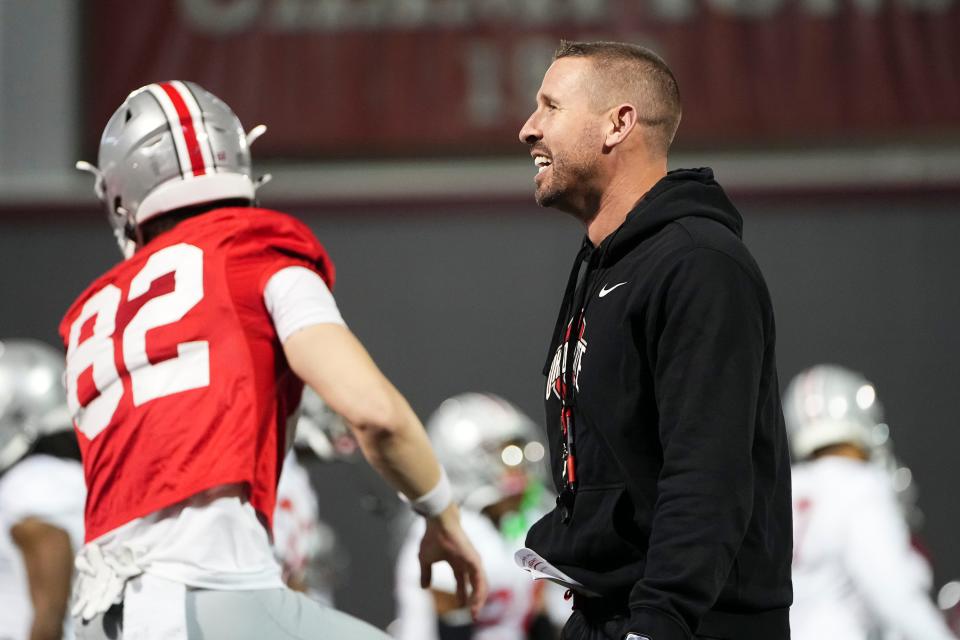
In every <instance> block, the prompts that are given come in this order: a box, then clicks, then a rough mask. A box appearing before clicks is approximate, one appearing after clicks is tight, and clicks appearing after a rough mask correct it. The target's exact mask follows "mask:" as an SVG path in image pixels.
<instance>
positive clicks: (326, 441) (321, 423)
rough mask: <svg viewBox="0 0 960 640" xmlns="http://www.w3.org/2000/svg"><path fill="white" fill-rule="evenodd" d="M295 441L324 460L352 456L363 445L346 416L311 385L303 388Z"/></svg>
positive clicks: (297, 445)
mask: <svg viewBox="0 0 960 640" xmlns="http://www.w3.org/2000/svg"><path fill="white" fill-rule="evenodd" d="M293 444H294V446H296V447H298V448H306V449H309V450H310V451H312V452H313V453H314V455H316V456H317V457H318V458H319V459H320V460H321V461H323V462H333V461H335V460H339V461H349V460H352V459H354V458H355V457H356V454H357V452H358V451H359V448H360V445H359V444H357V439H356V438H354V437H353V433H352V432H351V431H350V428H349V427H348V426H347V423H346V422H344V420H343V418H342V417H341V416H340V415H339V414H337V413H335V412H334V411H333V409H331V408H330V407H329V406H328V405H327V403H326V402H324V401H323V400H322V399H321V398H320V396H318V395H317V394H316V392H315V391H314V390H313V389H311V388H310V387H304V388H303V399H302V400H301V401H300V415H299V417H298V418H297V422H296V435H295V436H294V440H293Z"/></svg>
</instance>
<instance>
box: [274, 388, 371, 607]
mask: <svg viewBox="0 0 960 640" xmlns="http://www.w3.org/2000/svg"><path fill="white" fill-rule="evenodd" d="M358 456H359V447H358V445H357V442H356V439H355V438H354V437H353V436H352V435H351V434H350V430H349V427H347V425H346V423H345V422H344V421H343V418H341V417H340V416H338V415H337V414H335V413H334V412H333V411H331V410H330V408H329V407H327V405H326V403H325V402H324V401H323V400H321V399H320V397H319V396H318V395H317V394H316V393H315V392H314V391H313V390H311V389H310V388H309V387H308V388H305V389H304V391H303V400H302V401H301V403H300V417H299V418H298V420H297V428H296V435H295V437H294V445H293V448H291V450H290V451H289V452H288V453H287V457H286V459H285V460H284V462H283V471H282V473H281V474H280V484H279V485H278V486H277V509H276V512H275V514H274V518H273V548H274V551H275V552H276V554H277V559H278V560H279V561H280V564H281V565H282V567H283V581H284V582H285V583H286V584H287V586H289V587H290V588H291V589H295V590H297V591H301V592H303V593H305V594H307V596H309V597H310V598H312V599H314V600H316V601H318V602H321V603H324V604H328V605H332V604H333V602H334V599H333V596H334V594H333V592H334V587H335V582H336V576H337V572H338V570H339V569H341V568H342V567H343V566H345V564H346V562H345V559H344V558H343V556H342V554H343V550H342V549H340V548H339V547H338V544H337V537H336V533H335V532H334V530H333V528H332V527H330V525H328V524H327V523H326V522H324V521H323V519H321V517H320V513H319V509H318V504H319V497H318V496H317V493H316V492H315V491H314V489H313V486H312V485H311V483H310V475H309V473H308V471H307V468H306V467H305V466H304V465H303V464H301V462H300V460H301V459H302V460H304V461H305V463H306V462H309V461H311V460H319V461H320V462H324V463H326V462H334V461H343V462H351V461H355V460H356V459H357V457H358Z"/></svg>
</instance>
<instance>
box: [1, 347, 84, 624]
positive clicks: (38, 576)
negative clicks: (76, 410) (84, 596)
mask: <svg viewBox="0 0 960 640" xmlns="http://www.w3.org/2000/svg"><path fill="white" fill-rule="evenodd" d="M79 455H80V452H79V450H78V449H77V443H76V438H75V437H74V435H73V430H72V425H71V423H70V414H69V412H68V411H67V405H66V390H65V389H64V388H63V356H62V355H61V354H60V352H58V351H56V350H55V349H53V348H52V347H50V346H48V345H45V344H43V343H41V342H36V341H33V340H0V639H2V640H27V639H28V638H29V640H59V639H60V638H61V637H64V638H72V637H73V633H72V630H71V628H70V625H69V620H68V619H67V609H68V607H67V603H68V600H69V595H70V583H71V579H72V577H73V556H74V554H75V552H76V550H77V549H78V548H79V547H80V545H81V544H83V501H84V498H85V495H86V492H85V489H84V484H83V469H82V468H81V466H80V463H79Z"/></svg>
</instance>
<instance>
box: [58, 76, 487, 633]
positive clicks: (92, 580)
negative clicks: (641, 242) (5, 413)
mask: <svg viewBox="0 0 960 640" xmlns="http://www.w3.org/2000/svg"><path fill="white" fill-rule="evenodd" d="M263 130H264V128H262V127H258V128H255V129H254V130H252V131H251V132H250V133H249V134H247V133H245V132H244V130H243V128H242V126H241V124H240V121H239V120H238V119H237V117H236V115H234V113H233V111H232V110H231V109H230V108H229V107H228V106H227V105H226V104H224V103H223V102H222V101H220V100H219V99H218V98H217V97H216V96H214V95H212V94H210V93H209V92H207V91H205V90H204V89H203V88H201V87H199V86H197V85H195V84H193V83H188V82H179V81H171V82H161V83H156V84H151V85H147V86H145V87H142V88H141V89H138V90H136V91H134V92H133V93H131V94H130V96H128V98H127V99H126V101H125V102H124V103H123V104H122V105H121V106H120V108H119V109H118V110H117V111H116V112H115V113H114V115H113V116H112V117H111V119H110V121H109V122H108V123H107V126H106V128H105V129H104V133H103V136H102V138H101V142H100V153H99V158H98V164H99V167H94V166H93V165H90V164H88V163H82V164H78V167H80V168H83V169H85V170H88V171H90V172H92V173H93V174H94V175H95V177H96V183H95V191H96V193H97V195H98V196H99V197H100V199H101V200H102V201H103V202H104V204H105V205H106V208H107V212H108V217H109V219H110V221H111V224H112V226H113V227H114V231H115V234H116V237H117V240H118V242H119V244H120V246H121V249H122V250H123V252H124V255H125V256H126V257H127V259H126V260H125V261H123V262H121V263H119V264H117V265H116V266H114V267H113V268H112V269H110V270H108V271H107V273H105V274H103V275H102V276H101V277H100V278H98V279H97V280H95V281H94V282H93V284H91V286H90V287H89V288H88V289H87V290H86V291H85V292H84V293H83V294H81V296H80V297H79V298H78V299H77V301H76V302H75V303H74V304H73V305H72V306H71V307H70V309H69V310H68V311H67V314H66V316H65V318H64V320H63V322H62V323H61V325H60V333H61V337H62V338H63V340H64V344H65V345H66V347H67V373H66V382H67V400H68V403H69V405H70V409H71V411H72V412H73V415H74V421H75V424H76V431H77V436H78V441H79V444H80V449H81V452H82V455H83V464H84V474H85V478H86V483H87V489H88V499H87V504H86V510H85V518H84V520H85V529H86V531H85V535H86V544H85V546H84V548H83V550H82V551H81V553H80V555H79V557H78V560H77V567H78V569H79V570H80V575H79V578H78V587H77V589H76V602H75V604H74V607H73V611H74V614H75V615H76V616H77V617H79V618H80V620H81V621H82V622H81V625H80V627H79V629H78V635H79V636H80V637H83V638H104V637H106V638H120V637H128V638H138V639H139V638H159V637H163V638H168V637H170V638H174V637H176V638H183V637H186V638H199V637H202V638H204V639H205V640H215V639H218V638H223V639H227V638H230V639H231V640H238V639H243V638H250V639H251V640H252V639H254V638H256V639H261V638H272V637H286V638H314V637H316V638H326V639H336V638H349V639H351V640H363V639H366V638H379V637H384V634H383V633H382V632H380V631H378V630H376V629H374V628H373V627H371V626H369V625H366V624H364V623H362V622H360V621H359V620H356V619H353V618H351V617H349V616H346V615H344V614H339V613H337V612H335V611H333V610H331V609H328V608H324V607H321V606H320V605H318V604H317V603H315V602H313V601H311V600H309V599H307V598H305V597H304V596H303V595H302V594H298V593H296V592H294V591H292V590H290V589H288V588H286V587H285V586H284V584H283V582H282V579H281V568H280V566H279V563H278V562H277V560H276V558H275V556H274V553H273V550H272V548H271V544H270V533H271V529H272V521H273V515H274V512H275V507H276V489H277V481H278V478H279V475H280V466H281V462H282V460H283V458H284V454H285V451H284V447H285V446H286V445H287V444H288V442H289V439H288V437H287V429H288V422H289V421H290V420H292V418H293V416H294V414H295V410H296V407H297V405H298V404H299V401H300V395H301V392H302V389H303V383H304V382H306V383H307V384H308V385H309V386H310V387H312V388H313V389H314V390H315V391H316V392H317V393H318V394H319V395H320V397H322V398H323V399H324V400H325V401H326V402H327V403H328V404H329V405H330V407H331V408H332V409H333V410H335V411H336V412H337V413H339V414H340V415H342V416H344V418H345V419H346V421H347V423H348V424H349V425H350V427H351V429H352V431H353V433H354V434H355V435H356V437H357V440H358V442H359V444H360V447H361V449H362V450H363V453H364V455H365V456H366V458H367V459H368V460H369V461H370V462H371V464H372V465H373V467H374V468H375V469H376V470H377V471H378V472H379V473H380V474H381V475H382V476H383V477H384V478H385V479H386V480H387V481H388V482H389V483H390V484H391V485H393V486H394V487H395V488H396V489H397V490H399V491H400V492H401V493H402V494H403V495H404V496H406V497H407V498H408V499H409V500H410V501H411V503H412V506H413V509H414V510H415V511H417V512H418V513H420V514H421V515H423V516H425V518H426V530H425V534H424V537H423V540H422V543H421V548H420V564H421V568H422V572H423V580H424V583H425V586H426V585H427V584H429V582H430V572H431V565H432V564H433V563H434V562H437V561H440V560H446V561H448V562H449V563H450V564H451V565H452V566H453V568H454V572H455V574H456V576H457V582H458V593H459V594H460V596H461V597H462V598H463V599H464V601H467V600H469V602H470V606H471V608H472V609H473V610H474V611H477V610H479V607H480V604H481V602H482V601H483V599H484V596H485V590H486V588H485V580H484V578H483V576H482V572H481V570H480V561H479V558H478V557H477V555H476V552H475V551H474V549H473V547H472V546H471V545H470V543H469V541H468V540H467V538H466V536H465V534H464V533H463V530H462V528H461V526H460V524H459V514H458V510H457V507H456V505H454V504H452V502H451V500H450V488H449V482H448V481H447V479H446V476H445V474H444V473H443V470H442V468H441V467H440V465H439V464H438V463H437V461H436V458H435V456H434V455H433V452H432V450H431V448H430V444H429V440H428V439H427V437H426V434H425V432H424V430H423V427H422V425H421V424H420V422H419V420H418V419H417V417H416V415H415V414H414V413H413V411H412V410H411V408H410V406H409V405H408V403H407V402H406V400H405V399H404V398H403V397H402V396H401V395H400V394H399V392H398V391H397V390H396V389H395V388H394V386H393V385H392V384H391V383H390V382H389V381H388V380H387V379H386V378H385V377H384V376H383V374H382V373H381V372H380V371H379V369H378V368H377V366H376V365H375V364H374V363H373V361H372V359H371V358H370V356H369V355H368V354H367V352H366V350H365V349H364V348H363V346H362V345H361V344H360V342H359V341H358V340H357V339H356V337H355V336H354V335H353V334H352V332H350V330H349V329H347V327H346V325H345V323H344V322H343V319H342V318H341V316H340V313H339V310H338V309H337V306H336V303H335V302H334V300H333V297H332V295H331V293H330V288H331V287H332V285H333V280H334V270H333V264H332V262H331V261H330V259H329V257H328V256H327V254H326V251H325V250H324V249H323V247H322V246H321V245H320V243H319V242H318V241H317V239H316V238H315V237H314V236H313V234H312V233H311V232H310V230H309V229H308V228H307V227H306V226H305V225H303V224H302V223H300V222H299V221H297V220H295V219H293V218H291V217H290V216H287V215H285V214H282V213H280V212H277V211H270V210H267V209H262V208H258V207H256V206H254V197H255V189H256V186H257V185H258V184H259V183H260V182H261V181H260V180H258V181H254V180H252V179H251V177H250V173H251V172H250V154H249V145H250V143H251V142H252V141H253V139H254V138H256V136H257V135H259V134H260V133H262V132H263Z"/></svg>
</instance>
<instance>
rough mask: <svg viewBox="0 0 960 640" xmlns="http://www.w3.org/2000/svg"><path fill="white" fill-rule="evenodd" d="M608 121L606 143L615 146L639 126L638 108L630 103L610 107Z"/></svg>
mask: <svg viewBox="0 0 960 640" xmlns="http://www.w3.org/2000/svg"><path fill="white" fill-rule="evenodd" d="M607 118H608V119H607V122H606V136H605V138H604V141H603V142H604V145H605V146H607V147H608V148H613V147H615V146H617V145H618V144H620V143H622V142H623V141H624V140H626V139H627V136H629V135H630V132H631V131H633V129H634V128H635V127H636V126H637V109H636V107H634V106H633V105H632V104H630V103H624V104H621V105H617V106H616V107H614V108H612V109H610V111H609V112H608V116H607Z"/></svg>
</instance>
